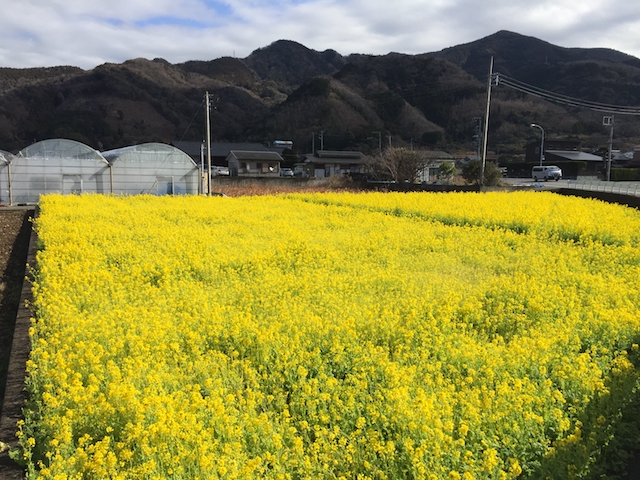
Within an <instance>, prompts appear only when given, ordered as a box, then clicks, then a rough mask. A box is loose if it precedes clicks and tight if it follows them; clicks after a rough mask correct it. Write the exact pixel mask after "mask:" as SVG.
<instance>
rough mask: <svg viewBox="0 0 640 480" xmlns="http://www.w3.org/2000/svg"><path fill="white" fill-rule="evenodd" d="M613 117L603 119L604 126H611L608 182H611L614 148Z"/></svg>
mask: <svg viewBox="0 0 640 480" xmlns="http://www.w3.org/2000/svg"><path fill="white" fill-rule="evenodd" d="M614 123H615V122H614V118H613V115H612V116H610V117H602V124H603V125H605V126H606V125H609V151H608V154H607V182H610V181H611V149H612V148H613V124H614Z"/></svg>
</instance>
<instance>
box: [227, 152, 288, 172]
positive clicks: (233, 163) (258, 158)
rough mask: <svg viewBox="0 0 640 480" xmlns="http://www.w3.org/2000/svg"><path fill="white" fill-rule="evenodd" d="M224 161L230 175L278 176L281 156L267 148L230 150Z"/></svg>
mask: <svg viewBox="0 0 640 480" xmlns="http://www.w3.org/2000/svg"><path fill="white" fill-rule="evenodd" d="M226 163H227V165H229V172H230V174H231V176H232V177H279V176H280V164H281V163H282V157H281V156H280V154H279V153H277V152H271V151H268V150H267V151H244V150H231V151H230V152H229V155H227V158H226Z"/></svg>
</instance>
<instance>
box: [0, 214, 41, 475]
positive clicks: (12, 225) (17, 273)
mask: <svg viewBox="0 0 640 480" xmlns="http://www.w3.org/2000/svg"><path fill="white" fill-rule="evenodd" d="M33 213H34V210H32V209H0V412H1V413H0V415H2V413H5V414H6V412H3V409H4V408H3V407H4V397H5V389H6V385H7V372H8V368H9V357H10V354H11V348H12V342H13V337H14V336H13V334H14V327H15V323H16V315H17V312H18V307H19V305H20V298H21V293H22V283H23V280H24V276H25V267H26V260H27V253H28V251H29V239H30V232H31V221H30V218H31V217H32V216H33ZM21 342H22V343H24V344H23V345H15V346H14V348H18V349H20V350H24V351H25V352H26V351H28V349H29V345H28V337H27V338H22V339H21ZM18 412H19V410H18ZM3 423H5V422H3ZM4 430H5V429H4V428H3V429H2V435H3V438H0V441H3V442H5V443H9V442H11V443H13V440H15V439H12V438H4V437H5V436H8V435H10V433H8V432H5V431H4ZM14 431H15V429H14ZM0 478H2V479H6V480H13V479H16V480H17V479H22V478H24V470H23V468H21V467H20V466H18V465H17V464H15V463H14V462H13V461H12V460H11V459H10V458H9V456H8V452H6V451H4V452H0Z"/></svg>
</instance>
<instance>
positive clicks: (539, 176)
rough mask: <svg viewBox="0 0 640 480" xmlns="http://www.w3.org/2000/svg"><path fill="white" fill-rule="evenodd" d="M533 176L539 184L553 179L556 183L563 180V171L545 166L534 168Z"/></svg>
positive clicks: (552, 166)
mask: <svg viewBox="0 0 640 480" xmlns="http://www.w3.org/2000/svg"><path fill="white" fill-rule="evenodd" d="M531 176H532V177H533V179H534V180H535V181H536V182H537V181H538V180H544V181H545V182H546V181H547V180H550V179H553V180H555V181H556V182H557V181H558V180H560V179H561V178H562V170H561V169H560V167H557V166H555V165H545V166H543V167H533V169H532V170H531Z"/></svg>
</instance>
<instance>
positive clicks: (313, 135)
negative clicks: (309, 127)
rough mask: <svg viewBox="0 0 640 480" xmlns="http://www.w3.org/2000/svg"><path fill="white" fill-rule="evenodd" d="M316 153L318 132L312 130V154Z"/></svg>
mask: <svg viewBox="0 0 640 480" xmlns="http://www.w3.org/2000/svg"><path fill="white" fill-rule="evenodd" d="M315 154H316V132H311V155H315Z"/></svg>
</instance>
